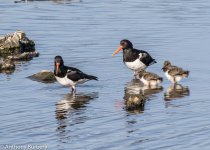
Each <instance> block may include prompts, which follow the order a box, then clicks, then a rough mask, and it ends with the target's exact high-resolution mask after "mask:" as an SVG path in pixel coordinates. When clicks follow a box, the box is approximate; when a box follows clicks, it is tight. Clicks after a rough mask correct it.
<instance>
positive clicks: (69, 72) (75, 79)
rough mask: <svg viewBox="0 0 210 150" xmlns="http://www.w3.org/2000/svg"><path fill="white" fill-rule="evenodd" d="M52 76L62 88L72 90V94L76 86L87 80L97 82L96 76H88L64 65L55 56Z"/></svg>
mask: <svg viewBox="0 0 210 150" xmlns="http://www.w3.org/2000/svg"><path fill="white" fill-rule="evenodd" d="M54 66H55V67H54V75H55V78H56V80H57V81H58V82H59V83H60V84H61V85H64V86H67V87H71V88H72V94H75V93H76V85H77V84H82V83H85V82H87V81H89V80H98V78H97V77H96V76H92V75H88V74H86V73H84V72H82V71H81V70H79V69H77V68H74V67H68V66H65V65H64V61H63V58H62V57H61V56H55V61H54Z"/></svg>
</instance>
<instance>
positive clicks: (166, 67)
mask: <svg viewBox="0 0 210 150" xmlns="http://www.w3.org/2000/svg"><path fill="white" fill-rule="evenodd" d="M162 70H163V71H164V72H165V75H166V77H167V78H168V80H170V81H171V82H172V83H173V84H177V83H178V82H179V81H180V80H182V79H183V78H184V77H188V76H189V71H186V70H183V69H182V68H179V67H177V66H172V65H171V62H170V61H165V62H164V64H163V68H162Z"/></svg>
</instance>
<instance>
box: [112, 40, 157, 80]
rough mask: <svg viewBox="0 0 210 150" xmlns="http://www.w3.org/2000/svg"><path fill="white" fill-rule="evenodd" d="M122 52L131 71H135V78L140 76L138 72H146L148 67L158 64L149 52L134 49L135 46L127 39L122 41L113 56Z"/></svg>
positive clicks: (124, 60)
mask: <svg viewBox="0 0 210 150" xmlns="http://www.w3.org/2000/svg"><path fill="white" fill-rule="evenodd" d="M121 50H122V51H123V62H124V63H125V65H126V66H127V67H128V68H129V69H131V70H133V71H134V77H135V78H136V75H137V74H138V73H137V72H139V71H141V70H145V69H146V68H147V67H148V66H150V65H152V64H154V63H157V62H156V61H155V59H153V58H152V57H151V56H150V54H149V53H148V52H146V51H144V50H138V49H135V48H133V44H132V43H131V42H130V41H129V40H127V39H124V40H121V41H120V46H119V47H118V48H117V50H116V51H114V53H113V54H112V56H114V55H116V54H117V53H118V52H120V51H121Z"/></svg>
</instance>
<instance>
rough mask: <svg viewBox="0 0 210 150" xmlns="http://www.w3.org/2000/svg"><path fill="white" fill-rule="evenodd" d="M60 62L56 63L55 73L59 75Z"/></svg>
mask: <svg viewBox="0 0 210 150" xmlns="http://www.w3.org/2000/svg"><path fill="white" fill-rule="evenodd" d="M59 66H60V63H56V70H55V74H56V75H58V69H59Z"/></svg>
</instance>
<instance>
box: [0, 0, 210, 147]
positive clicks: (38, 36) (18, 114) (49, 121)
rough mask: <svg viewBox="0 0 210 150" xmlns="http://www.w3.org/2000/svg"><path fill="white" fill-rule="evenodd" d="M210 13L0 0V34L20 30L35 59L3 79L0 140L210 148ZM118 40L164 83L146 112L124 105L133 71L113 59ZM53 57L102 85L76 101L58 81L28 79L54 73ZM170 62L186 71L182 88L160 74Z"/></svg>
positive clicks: (178, 0)
mask: <svg viewBox="0 0 210 150" xmlns="http://www.w3.org/2000/svg"><path fill="white" fill-rule="evenodd" d="M209 13H210V2H209V1H208V0H200V1H199V2H198V1H195V0H174V1H173V2H171V1H166V0H147V1H143V0H130V1H128V0H114V1H113V0H106V1H97V0H82V1H68V2H67V1H65V2H63V3H55V2H50V1H45V2H28V3H14V1H12V0H1V4H0V18H1V21H0V34H1V35H4V34H7V33H13V32H14V31H15V30H17V29H21V30H24V31H25V32H26V33H27V35H28V36H29V37H30V38H31V39H33V40H34V41H35V43H36V49H37V50H38V51H39V52H40V53H41V55H40V57H38V58H35V59H33V60H32V61H30V62H21V63H19V64H17V69H16V71H15V72H14V73H13V74H10V75H6V74H0V91H1V93H0V102H1V106H0V116H1V117H0V122H1V124H0V144H16V145H18V144H20V145H27V144H32V145H36V144H38V145H47V146H48V149H58V150H68V149H114V150H116V149H132V150H133V149H146V150H156V149H161V150H168V149H190V150H197V149H199V148H202V149H205V150H208V149H210V141H209V137H208V135H209V133H210V130H209V129H210V120H209V116H210V111H209V107H210V101H209V91H210V86H209V82H208V79H209V78H210V77H209V74H210V71H209V69H208V68H209V63H208V62H209V58H208V57H209V53H210V50H209V46H210V44H209V43H210V34H209V31H210V20H209ZM123 38H128V39H130V40H131V41H132V42H133V44H134V46H135V47H136V48H139V49H145V50H148V52H150V53H151V55H152V56H153V57H154V58H155V59H156V60H157V62H158V63H157V64H155V65H153V66H151V67H150V68H148V70H149V71H152V72H155V73H157V74H159V75H161V76H163V77H164V82H163V84H162V87H163V89H162V90H155V91H147V96H146V101H145V105H144V109H142V110H137V111H127V110H126V109H125V106H124V96H125V88H126V86H127V85H130V84H129V83H132V82H131V81H132V78H133V76H132V72H131V71H130V70H128V69H127V68H126V67H125V66H124V64H123V63H122V53H121V54H118V55H116V57H114V58H112V57H111V54H112V52H113V51H114V50H115V49H116V48H117V46H118V45H119V41H120V40H121V39H123ZM55 55H62V56H63V58H64V61H65V64H66V65H70V66H74V67H78V68H80V69H81V70H82V71H84V72H86V73H89V74H93V75H96V76H98V78H99V81H98V82H95V81H90V82H88V83H86V84H83V85H80V86H78V88H77V90H78V94H79V95H78V97H77V98H76V99H75V98H72V97H71V95H69V92H70V89H68V88H65V87H62V86H61V85H59V84H58V83H55V84H43V83H39V82H35V81H31V80H29V79H27V78H26V77H27V76H29V75H32V74H34V73H36V72H39V71H40V70H42V69H48V70H53V59H54V56H55ZM166 59H168V60H171V61H172V62H173V63H174V64H175V65H178V66H181V67H183V68H185V69H187V70H190V76H189V78H188V79H185V80H183V81H182V82H181V86H179V87H177V88H178V89H174V87H171V84H170V82H169V81H168V80H167V79H166V78H165V76H164V74H163V72H162V71H161V67H162V64H163V62H164V60H166ZM182 89H183V90H182ZM142 90H145V89H139V91H141V92H142ZM79 96H80V97H79Z"/></svg>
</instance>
